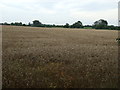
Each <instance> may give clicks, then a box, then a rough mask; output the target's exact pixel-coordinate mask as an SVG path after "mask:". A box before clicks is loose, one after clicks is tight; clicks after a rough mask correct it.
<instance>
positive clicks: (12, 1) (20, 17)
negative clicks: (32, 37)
mask: <svg viewBox="0 0 120 90" xmlns="http://www.w3.org/2000/svg"><path fill="white" fill-rule="evenodd" d="M117 5H118V0H1V3H0V8H2V21H3V22H5V21H8V22H12V21H22V22H29V21H31V20H34V19H38V20H41V21H42V22H45V23H55V24H65V23H66V22H68V23H71V24H72V23H74V22H75V21H76V20H81V21H83V24H92V23H93V22H94V20H98V19H101V18H103V19H106V20H108V21H109V23H110V24H114V25H117V17H118V16H117V15H118V14H117Z"/></svg>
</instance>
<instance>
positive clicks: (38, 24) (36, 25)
mask: <svg viewBox="0 0 120 90" xmlns="http://www.w3.org/2000/svg"><path fill="white" fill-rule="evenodd" d="M41 25H42V23H41V22H39V20H34V21H33V26H35V27H40V26H41Z"/></svg>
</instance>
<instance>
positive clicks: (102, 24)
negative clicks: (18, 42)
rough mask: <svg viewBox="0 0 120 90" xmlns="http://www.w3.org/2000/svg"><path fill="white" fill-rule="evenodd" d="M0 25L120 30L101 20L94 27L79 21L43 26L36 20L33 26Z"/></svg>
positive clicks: (18, 23)
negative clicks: (70, 23)
mask: <svg viewBox="0 0 120 90" xmlns="http://www.w3.org/2000/svg"><path fill="white" fill-rule="evenodd" d="M0 25H14V26H32V27H48V28H51V27H60V28H63V27H64V28H84V29H93V28H94V29H108V30H120V26H114V25H108V22H107V21H106V20H103V19H100V20H98V21H95V22H94V24H93V25H84V26H83V24H82V22H81V21H77V22H75V23H73V24H72V25H69V24H68V23H66V24H65V25H55V24H53V25H51V24H42V23H41V22H40V21H39V20H34V21H33V23H32V24H31V23H30V22H29V23H28V24H23V23H22V22H15V23H13V22H12V23H7V22H4V23H0Z"/></svg>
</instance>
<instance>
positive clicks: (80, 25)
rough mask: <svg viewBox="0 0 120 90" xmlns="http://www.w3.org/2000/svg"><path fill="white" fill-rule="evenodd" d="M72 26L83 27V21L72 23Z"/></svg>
mask: <svg viewBox="0 0 120 90" xmlns="http://www.w3.org/2000/svg"><path fill="white" fill-rule="evenodd" d="M71 28H83V24H82V22H81V21H78V22H75V23H74V24H73V25H71Z"/></svg>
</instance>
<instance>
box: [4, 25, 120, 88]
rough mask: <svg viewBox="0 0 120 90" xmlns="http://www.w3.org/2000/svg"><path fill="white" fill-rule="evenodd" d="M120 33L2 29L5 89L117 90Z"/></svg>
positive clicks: (10, 27) (79, 30)
mask: <svg viewBox="0 0 120 90" xmlns="http://www.w3.org/2000/svg"><path fill="white" fill-rule="evenodd" d="M117 37H118V31H112V30H89V29H65V28H38V27H22V26H21V27H18V26H3V27H2V49H3V51H2V73H3V77H2V78H3V88H117V85H118V75H117V74H118V71H117V70H118V69H117V68H118V43H117V41H116V38H117Z"/></svg>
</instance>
